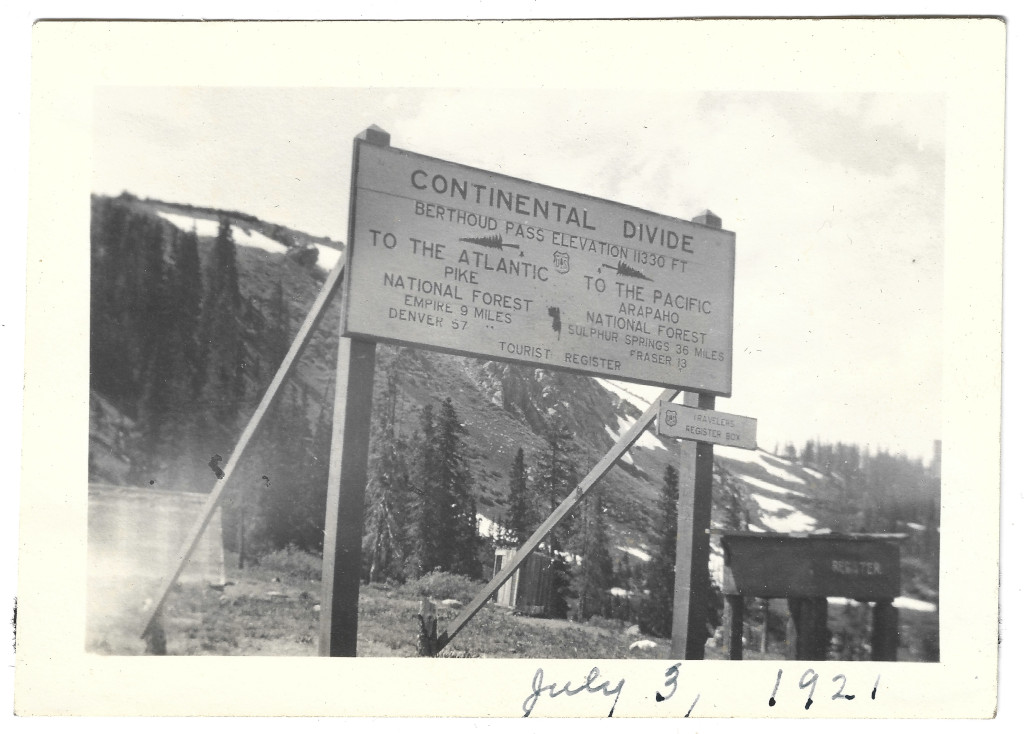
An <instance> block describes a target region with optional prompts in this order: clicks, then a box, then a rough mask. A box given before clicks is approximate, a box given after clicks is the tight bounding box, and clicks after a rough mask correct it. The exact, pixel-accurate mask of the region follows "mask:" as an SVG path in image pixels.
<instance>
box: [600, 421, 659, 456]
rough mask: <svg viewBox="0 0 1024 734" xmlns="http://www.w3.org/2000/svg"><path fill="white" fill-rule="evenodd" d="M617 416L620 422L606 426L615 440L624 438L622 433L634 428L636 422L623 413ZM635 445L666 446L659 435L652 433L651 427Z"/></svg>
mask: <svg viewBox="0 0 1024 734" xmlns="http://www.w3.org/2000/svg"><path fill="white" fill-rule="evenodd" d="M617 418H618V424H617V425H616V426H615V428H612V427H610V426H605V427H604V430H605V433H607V434H608V435H609V436H611V438H612V440H613V441H618V440H619V439H620V438H622V434H624V433H625V432H626V431H628V430H629V429H630V428H632V426H633V424H634V423H635V421H633V420H631V419H629V418H626V417H624V416H621V415H620V416H617ZM633 446H634V447H635V448H641V449H663V448H665V445H664V444H663V443H662V442H661V441H660V440H659V439H658V437H657V436H655V435H654V434H653V433H651V431H650V430H649V429H648V430H646V431H644V432H643V433H641V434H640V438H638V439H637V440H636V442H635V443H634V444H633Z"/></svg>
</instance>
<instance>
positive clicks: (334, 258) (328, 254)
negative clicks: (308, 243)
mask: <svg viewBox="0 0 1024 734" xmlns="http://www.w3.org/2000/svg"><path fill="white" fill-rule="evenodd" d="M313 246H314V247H315V248H316V249H317V252H318V253H319V254H318V255H317V256H316V265H317V267H318V268H322V269H324V270H326V271H328V272H330V271H331V270H334V266H335V265H337V264H338V259H339V258H340V257H341V250H335V249H334V248H333V247H327V245H313Z"/></svg>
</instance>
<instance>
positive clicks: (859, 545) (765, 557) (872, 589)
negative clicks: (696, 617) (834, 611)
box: [722, 532, 900, 600]
mask: <svg viewBox="0 0 1024 734" xmlns="http://www.w3.org/2000/svg"><path fill="white" fill-rule="evenodd" d="M898 539H899V537H898V536H890V537H879V536H873V537H864V536H851V535H842V534H839V533H830V534H827V535H824V534H823V535H810V536H807V537H797V536H793V535H787V534H781V533H740V532H736V533H725V534H723V535H722V548H723V549H724V550H725V574H724V575H725V578H724V587H723V591H724V592H725V593H726V594H742V595H744V596H757V597H764V598H767V597H823V596H825V597H827V596H843V597H848V598H850V599H861V600H876V599H893V598H895V597H897V596H899V595H900V549H899V544H898V542H897V541H898Z"/></svg>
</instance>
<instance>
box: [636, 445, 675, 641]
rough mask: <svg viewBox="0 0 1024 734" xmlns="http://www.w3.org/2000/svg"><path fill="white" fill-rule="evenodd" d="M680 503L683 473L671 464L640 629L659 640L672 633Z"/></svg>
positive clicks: (648, 570) (660, 506)
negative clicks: (680, 483) (680, 486)
mask: <svg viewBox="0 0 1024 734" xmlns="http://www.w3.org/2000/svg"><path fill="white" fill-rule="evenodd" d="M678 502H679V472H678V471H677V470H676V468H675V467H674V466H672V465H669V466H668V467H666V469H665V481H664V483H663V484H662V488H661V497H660V499H659V502H658V510H659V512H658V521H657V522H658V524H657V527H656V529H655V537H656V540H655V545H654V553H653V554H652V557H651V561H650V563H648V565H647V589H648V591H649V592H650V594H649V595H648V596H647V597H646V598H645V599H644V602H643V605H642V607H641V611H640V629H641V630H642V631H643V632H644V633H646V634H652V635H657V636H659V637H669V636H670V635H671V634H672V607H673V602H674V589H675V566H676V530H677V517H678V509H677V508H678Z"/></svg>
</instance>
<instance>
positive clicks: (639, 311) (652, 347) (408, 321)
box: [343, 142, 735, 395]
mask: <svg viewBox="0 0 1024 734" xmlns="http://www.w3.org/2000/svg"><path fill="white" fill-rule="evenodd" d="M354 155H355V156H356V160H355V162H354V174H353V193H352V197H351V201H352V204H351V206H352V208H353V211H352V217H353V224H354V226H353V232H352V235H351V237H350V243H349V252H348V255H347V265H346V270H345V280H346V287H345V290H344V293H345V304H344V306H343V321H344V326H343V329H344V335H345V336H350V337H355V338H361V339H367V340H374V341H392V342H400V343H405V344H412V345H422V346H427V347H430V348H433V349H441V350H446V351H450V352H455V353H461V354H469V355H475V356H490V357H495V358H498V359H504V360H510V361H517V362H525V363H529V364H535V365H544V366H549V367H555V368H559V369H567V370H573V371H576V372H583V373H587V374H592V375H601V376H606V377H612V378H621V379H625V380H630V381H633V382H640V383H647V384H652V385H664V386H671V387H681V388H685V389H689V390H694V391H703V392H707V393H713V394H718V395H729V394H730V393H731V390H732V310H733V278H734V269H735V268H734V260H735V235H734V234H733V233H732V232H728V231H725V230H721V229H716V228H713V227H707V226H703V225H701V224H696V223H693V222H688V221H685V220H682V219H673V218H670V217H666V216H662V215H659V214H653V213H651V212H647V211H644V210H641V209H637V208H634V207H629V206H625V205H622V204H616V203H613V202H609V201H604V200H601V199H596V198H593V197H589V196H584V195H582V194H574V193H571V192H568V191H563V190H561V189H555V188H551V187H548V186H542V185H539V184H536V183H531V182H528V181H522V180H519V179H515V178H511V177H508V176H503V175H500V174H497V173H491V172H488V171H483V170H479V169H476V168H470V167H467V166H462V165H458V164H454V163H450V162H447V161H442V160H437V159H435V158H429V157H426V156H423V155H418V154H415V153H410V152H408V151H404V150H399V149H396V148H391V147H388V146H379V145H372V144H367V143H365V142H360V143H359V144H357V145H356V150H355V153H354Z"/></svg>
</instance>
